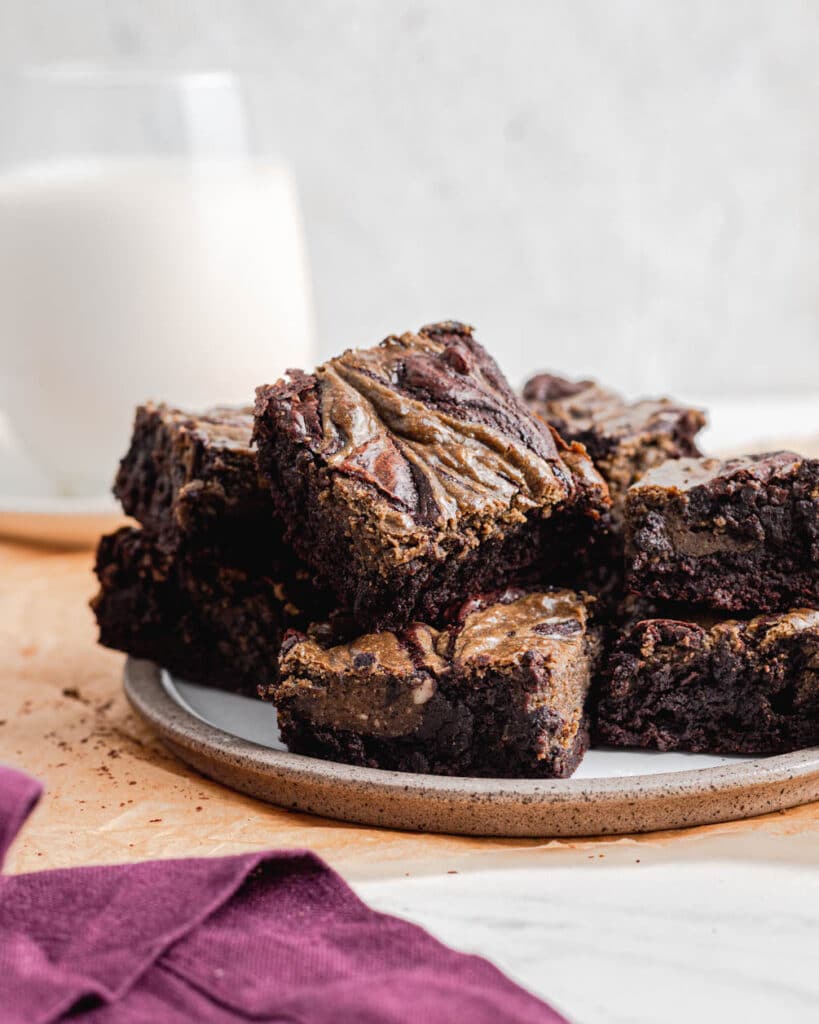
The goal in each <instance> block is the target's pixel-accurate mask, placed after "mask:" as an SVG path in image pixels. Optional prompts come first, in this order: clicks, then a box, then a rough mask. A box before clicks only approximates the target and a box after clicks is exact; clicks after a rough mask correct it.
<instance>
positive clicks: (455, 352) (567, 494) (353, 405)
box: [256, 323, 607, 538]
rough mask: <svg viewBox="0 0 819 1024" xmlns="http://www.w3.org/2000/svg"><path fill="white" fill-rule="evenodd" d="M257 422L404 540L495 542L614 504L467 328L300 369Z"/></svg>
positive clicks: (436, 328)
mask: <svg viewBox="0 0 819 1024" xmlns="http://www.w3.org/2000/svg"><path fill="white" fill-rule="evenodd" d="M256 414H257V420H258V419H264V418H271V419H273V420H275V424H276V430H277V431H279V432H280V433H282V434H284V435H285V436H286V437H287V438H288V439H289V440H290V442H293V443H295V444H297V445H298V446H300V447H302V448H304V449H306V450H308V451H309V452H310V453H312V455H313V456H315V457H317V458H318V459H319V460H320V462H321V464H322V466H323V468H324V469H325V470H326V471H327V472H328V473H330V474H332V475H333V476H334V477H335V479H336V482H337V486H338V487H340V488H341V492H343V496H344V498H345V500H346V501H347V502H348V503H349V504H350V505H355V506H356V507H357V508H358V514H359V515H366V514H370V513H371V512H372V505H373V501H374V502H375V507H376V508H377V510H378V511H377V513H376V514H377V517H378V518H379V520H380V521H381V522H380V527H381V528H386V529H387V531H388V532H389V533H390V534H391V535H392V536H394V537H398V536H402V535H403V536H405V537H406V536H407V535H412V534H414V533H416V532H417V531H418V530H419V528H421V529H422V530H424V531H425V532H428V531H429V530H433V531H439V532H446V531H447V530H448V529H452V528H453V527H454V526H455V524H456V523H458V522H459V521H460V522H461V523H462V522H463V520H464V519H467V520H471V521H473V522H474V521H475V520H480V522H481V525H480V527H479V530H480V533H481V535H482V537H483V538H485V537H486V536H488V535H491V533H492V532H494V531H495V529H496V528H497V527H498V526H500V525H501V524H504V523H510V522H520V521H522V519H523V518H524V516H526V515H527V514H528V513H530V512H532V511H533V510H534V511H536V512H538V513H539V514H542V515H548V514H549V513H550V511H551V510H552V509H553V508H554V507H555V506H557V505H560V504H563V503H573V502H575V501H580V500H581V499H584V500H587V501H590V502H591V501H592V499H591V498H590V495H592V494H594V496H595V497H594V499H593V500H594V501H596V502H597V503H599V504H605V503H606V501H607V498H606V492H605V485H604V484H603V482H602V480H601V479H600V478H599V476H598V475H597V473H596V471H595V470H594V468H593V466H592V464H591V461H590V460H589V459H588V457H587V456H586V455H585V452H583V450H582V449H581V448H579V447H577V446H576V447H574V448H571V447H568V446H566V445H565V444H563V442H562V441H561V440H560V439H559V438H556V437H555V435H554V434H553V432H552V431H550V429H549V428H548V427H547V426H546V425H545V424H544V423H542V422H541V421H539V420H538V419H537V418H536V417H534V416H532V415H531V414H530V413H529V411H528V410H527V409H526V408H525V406H524V405H523V403H522V402H521V401H520V400H519V399H518V398H517V397H516V396H515V394H514V393H513V392H512V390H511V388H510V387H509V385H508V384H507V383H506V381H505V379H504V378H503V376H502V374H501V372H500V370H499V369H498V367H497V365H496V364H495V362H494V360H492V359H491V357H490V356H489V355H488V354H487V353H486V352H485V351H484V349H483V348H482V347H481V346H480V345H479V344H478V343H477V342H476V341H475V339H474V338H473V335H472V329H471V328H470V327H466V326H464V325H463V324H459V323H440V324H435V325H432V326H428V327H424V328H422V329H421V330H420V331H419V332H418V333H417V334H414V333H406V334H402V335H401V336H400V337H396V336H392V337H389V338H387V339H386V340H385V341H383V342H382V343H381V344H380V345H377V346H376V347H374V348H371V349H364V350H348V351H346V352H344V353H343V354H342V355H341V356H338V357H337V358H335V359H331V360H329V361H328V362H326V363H324V364H323V365H322V366H320V367H318V369H317V370H316V371H315V373H313V374H304V373H300V372H296V371H292V372H291V374H290V377H289V379H288V380H286V381H280V382H278V383H277V384H275V385H272V386H267V387H263V388H260V389H259V390H258V392H257V405H256ZM256 436H257V438H258V437H259V436H260V430H259V427H258V425H257V435H256ZM364 491H366V492H368V493H369V495H370V499H369V500H368V503H367V504H368V508H367V510H366V511H365V510H364V509H363V508H362V506H361V496H362V493H363V492H364ZM338 496H339V494H338V493H337V494H336V497H338ZM476 528H478V527H476Z"/></svg>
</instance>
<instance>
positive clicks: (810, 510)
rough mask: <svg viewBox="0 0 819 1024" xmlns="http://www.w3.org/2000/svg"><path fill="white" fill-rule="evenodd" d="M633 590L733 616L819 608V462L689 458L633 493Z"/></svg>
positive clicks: (629, 520) (778, 455) (654, 474)
mask: <svg viewBox="0 0 819 1024" xmlns="http://www.w3.org/2000/svg"><path fill="white" fill-rule="evenodd" d="M625 518H626V570H627V583H628V586H629V589H630V590H631V591H632V592H634V593H637V594H641V595H643V596H645V597H650V598H660V599H668V600H674V601H686V602H691V603H694V604H699V605H704V606H708V607H712V608H717V609H722V610H725V611H742V610H747V611H782V610H787V609H788V608H796V607H800V606H803V605H805V606H809V607H816V606H819V460H817V459H805V458H802V457H801V456H799V455H797V454H795V453H794V452H787V451H780V452H770V453H767V454H763V455H747V456H743V457H741V458H736V459H728V460H720V459H680V460H678V461H675V462H667V463H665V464H664V465H663V466H661V467H659V468H658V469H654V470H651V471H650V472H648V473H647V474H646V475H645V476H644V477H643V478H642V480H640V481H639V483H637V484H635V485H634V486H633V487H631V488H630V489H629V491H628V494H627V497H626V507H625Z"/></svg>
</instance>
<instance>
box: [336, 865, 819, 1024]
mask: <svg viewBox="0 0 819 1024" xmlns="http://www.w3.org/2000/svg"><path fill="white" fill-rule="evenodd" d="M814 850H817V848H816V847H815V846H814ZM784 852H785V851H783V850H780V851H779V853H777V852H776V851H775V850H772V851H771V855H770V856H763V857H761V858H760V857H757V856H745V857H743V856H741V855H740V856H736V857H735V856H729V857H725V858H723V857H714V858H709V857H708V856H703V857H701V858H700V857H696V858H693V859H692V858H690V857H688V856H686V855H685V854H681V855H680V856H679V857H678V856H675V855H673V854H670V855H669V854H665V855H663V856H660V857H657V856H656V855H652V854H651V853H650V852H649V853H646V852H645V851H644V850H642V849H641V848H639V847H633V848H627V849H626V851H625V852H621V853H620V854H619V855H617V856H615V857H614V859H613V860H612V858H611V857H610V856H607V855H603V856H601V855H600V854H598V853H596V852H588V851H586V852H583V853H578V852H576V853H574V854H568V855H567V856H557V857H555V858H553V859H552V858H546V859H544V858H541V859H540V863H539V864H538V863H531V864H528V865H527V866H520V867H516V866H514V865H515V863H516V861H515V860H514V859H513V858H512V857H509V856H507V857H505V858H504V857H501V858H499V864H498V866H497V867H495V868H492V869H489V870H483V869H481V870H466V871H459V872H458V873H457V874H447V873H446V870H447V868H446V867H445V865H444V864H443V863H442V865H441V870H442V873H440V874H432V875H427V876H422V877H411V876H410V877H403V878H397V879H391V880H378V881H369V882H360V883H358V884H356V886H355V888H356V890H357V892H358V893H359V894H360V895H361V897H362V898H363V899H364V900H366V901H367V902H368V903H369V904H370V905H371V906H373V907H375V908H376V909H378V910H382V911H385V912H389V913H393V914H398V915H400V916H402V917H405V918H408V919H409V920H411V921H414V922H415V923H417V924H420V925H422V926H424V927H425V928H427V929H428V930H429V931H430V932H432V933H433V934H434V935H435V936H436V937H438V938H439V939H441V940H442V941H443V942H446V943H448V944H449V945H451V946H454V947H456V948H458V949H460V950H462V951H464V952H469V953H477V954H481V955H483V956H486V957H488V958H489V959H490V960H492V961H493V962H494V963H495V964H496V965H497V966H498V967H500V968H501V969H502V970H504V971H505V972H506V973H507V974H509V975H510V976H511V977H512V978H514V979H515V980H516V981H518V982H519V983H520V984H521V985H523V986H525V987H526V988H528V989H530V990H531V991H532V992H534V993H536V994H537V995H539V996H541V997H543V998H544V999H546V1000H547V1001H549V1002H550V1003H551V1004H552V1005H553V1006H555V1008H557V1009H559V1010H560V1011H561V1012H563V1013H564V1014H565V1015H566V1016H567V1017H568V1018H569V1020H571V1021H574V1022H578V1024H580V1022H583V1024H657V1022H659V1021H662V1022H663V1024H677V1022H680V1024H683V1022H685V1024H690V1022H691V1021H692V1020H693V1021H702V1022H708V1021H720V1022H733V1021H738V1022H739V1021H741V1022H743V1024H756V1022H760V1024H763V1022H764V1024H770V1022H771V1021H787V1022H790V1024H796V1022H802V1021H804V1022H806V1024H807V1022H814V1021H816V1019H817V1007H819V971H817V968H816V964H817V954H819V871H817V866H816V859H814V860H813V862H812V863H810V862H807V863H805V862H801V863H800V862H796V863H794V862H789V860H788V858H787V856H785V855H784ZM817 853H819V851H817ZM806 859H807V860H808V861H809V860H810V858H809V857H808V858H806Z"/></svg>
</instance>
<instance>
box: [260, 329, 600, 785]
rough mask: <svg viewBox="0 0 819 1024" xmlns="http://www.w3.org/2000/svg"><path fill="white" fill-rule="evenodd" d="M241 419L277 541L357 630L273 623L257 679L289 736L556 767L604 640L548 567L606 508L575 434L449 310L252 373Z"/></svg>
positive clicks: (427, 764)
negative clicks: (425, 321) (250, 399)
mask: <svg viewBox="0 0 819 1024" xmlns="http://www.w3.org/2000/svg"><path fill="white" fill-rule="evenodd" d="M254 436H255V439H256V441H257V444H258V453H259V465H260V469H261V471H262V473H263V474H264V475H265V476H266V477H267V478H268V479H269V480H270V481H271V490H272V494H273V497H274V502H275V503H276V505H277V508H278V511H279V514H280V515H281V518H282V520H283V522H284V523H285V538H286V540H287V542H288V543H290V544H292V545H293V547H294V549H295V551H296V552H297V554H298V555H300V556H301V557H302V558H303V559H304V560H305V561H306V562H307V563H308V564H309V565H310V567H311V569H312V570H313V571H314V572H315V573H316V575H317V576H318V578H319V579H321V580H322V581H323V582H324V583H325V584H326V585H327V586H328V587H329V588H330V589H331V590H332V591H333V592H334V593H335V595H336V598H337V600H338V602H339V604H340V605H341V606H342V607H344V608H347V609H349V611H350V614H351V617H352V619H353V621H354V622H355V623H356V625H357V627H358V629H359V631H360V635H359V636H358V637H356V638H354V639H352V640H349V638H348V639H347V640H346V642H343V643H337V642H336V638H335V637H333V635H332V630H319V631H314V632H313V635H312V636H306V635H304V634H293V635H291V636H290V637H289V638H288V639H287V640H286V641H285V644H284V648H283V652H282V657H281V659H280V672H279V678H278V681H277V682H275V683H274V685H273V686H272V687H271V690H270V695H271V697H272V698H273V700H274V701H275V703H276V705H277V709H278V713H279V722H280V727H281V731H282V735H283V737H284V739H285V740H286V742H287V744H288V746H289V747H290V749H291V750H295V751H297V752H299V753H304V754H310V755H314V756H323V757H333V758H336V759H338V760H344V761H349V762H353V763H358V764H366V765H370V766H375V767H382V768H397V769H403V770H412V771H434V772H437V773H441V774H463V773H468V774H472V775H498V776H515V775H519V776H533V777H536V776H550V775H551V776H561V775H567V774H570V773H571V772H572V771H573V769H574V767H575V765H576V764H577V763H578V761H579V760H580V758H581V757H582V755H583V752H584V750H585V748H586V744H587V735H588V733H587V696H588V692H589V689H590V686H591V680H592V674H593V671H594V668H595V663H596V659H597V653H598V647H599V644H598V642H597V635H596V628H595V627H593V626H592V625H591V624H590V621H589V616H588V614H587V605H586V602H585V600H584V599H583V598H581V597H580V596H578V595H577V594H576V593H574V592H573V591H570V590H565V589H561V590H553V589H551V587H550V586H549V585H548V584H552V583H554V582H555V580H556V579H557V576H558V575H559V574H560V573H562V572H564V571H565V570H566V563H567V553H568V551H569V550H577V549H578V547H582V546H583V545H584V544H585V543H586V542H587V541H588V540H589V538H591V536H592V535H593V533H594V531H595V529H596V528H597V525H598V524H599V522H600V521H601V519H602V517H603V515H604V514H605V512H606V510H607V509H608V506H609V498H608V491H607V488H606V485H605V483H604V481H603V480H602V478H601V477H600V475H599V474H598V473H597V471H596V470H595V468H594V466H593V464H592V462H591V460H590V459H589V457H588V454H587V452H586V450H585V449H584V448H583V447H582V446H581V445H578V444H567V443H565V442H564V441H563V440H562V439H561V438H560V437H559V435H558V434H557V433H556V432H554V431H553V430H552V429H551V428H550V427H548V426H547V425H546V424H545V423H544V422H543V421H541V420H539V419H538V418H537V417H535V416H533V415H532V414H531V412H530V411H529V410H528V409H527V408H526V406H525V404H524V403H523V402H522V401H521V400H520V399H519V398H518V397H517V396H516V395H515V394H514V393H513V392H512V390H511V388H510V387H509V385H508V384H507V382H506V381H505V379H504V378H503V376H502V374H501V372H500V370H499V369H498V367H497V365H496V364H495V362H494V361H493V360H492V359H491V358H490V357H489V355H488V354H487V353H486V351H485V350H484V349H483V348H482V347H481V346H480V345H479V344H478V343H477V341H476V340H475V339H474V337H473V333H472V330H471V328H469V327H465V326H464V325H462V324H458V323H449V322H448V323H440V324H434V325H431V326H429V327H425V328H422V329H421V330H420V331H418V332H417V333H407V334H403V335H401V336H400V337H389V338H387V339H386V340H385V341H384V342H382V343H381V344H380V345H378V346H376V347H375V348H371V349H367V350H363V351H362V350H356V351H347V352H345V353H343V354H342V355H341V356H338V357H337V358H335V359H331V360H330V361H329V362H327V363H325V364H324V365H323V366H320V367H319V368H318V369H317V370H316V371H315V372H314V373H311V374H304V373H296V372H294V373H291V374H290V375H289V376H288V377H287V378H286V379H284V380H280V381H278V382H277V383H275V384H273V385H270V386H265V387H261V388H259V389H258V391H257V401H256V426H255V435H254ZM524 577H525V578H527V579H528V580H529V582H530V585H529V586H528V587H527V588H525V589H519V588H518V589H508V585H509V584H512V583H513V582H514V581H516V580H519V579H521V578H524ZM534 580H536V581H537V582H533V581H534Z"/></svg>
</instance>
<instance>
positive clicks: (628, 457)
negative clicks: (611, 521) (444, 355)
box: [523, 373, 705, 509]
mask: <svg viewBox="0 0 819 1024" xmlns="http://www.w3.org/2000/svg"><path fill="white" fill-rule="evenodd" d="M523 397H524V399H525V401H526V403H527V404H528V406H529V408H530V409H532V411H533V412H535V413H536V414H537V415H538V416H540V417H542V418H543V419H544V420H545V421H546V422H547V423H549V424H550V425H551V426H552V427H554V428H555V430H557V432H558V433H559V434H560V435H561V437H564V438H565V439H566V440H567V441H578V442H580V443H581V444H583V445H585V446H586V448H587V449H588V452H589V455H591V457H592V459H593V460H594V463H595V465H596V466H597V468H598V469H599V470H600V473H601V474H602V476H603V477H604V479H605V480H606V482H607V483H608V485H609V490H610V491H611V496H612V501H613V503H614V507H615V509H619V507H620V505H621V504H622V500H623V498H624V496H625V492H626V490H627V489H628V488H629V487H630V486H631V485H632V484H633V483H635V482H636V481H637V480H639V479H640V477H641V476H642V475H643V474H644V473H645V472H646V471H647V470H649V469H652V468H653V467H655V466H659V465H661V464H662V463H663V462H665V461H666V460H667V459H679V458H682V457H685V456H696V455H699V454H700V453H699V451H698V449H697V445H696V441H695V438H696V436H697V434H698V433H699V431H700V430H702V428H703V427H704V426H705V416H704V415H703V413H702V412H701V411H700V410H699V409H692V408H688V407H686V406H682V405H678V404H677V403H676V402H674V401H672V400H671V399H669V398H656V399H643V400H641V401H637V402H628V401H626V399H625V398H623V396H622V395H619V394H617V392H615V391H609V390H608V389H607V388H603V387H601V386H600V385H599V384H596V383H595V382H594V381H591V380H580V381H571V380H567V379H566V378H564V377H558V376H555V375H554V374H550V373H541V374H538V375H537V376H535V377H532V378H531V380H529V381H527V383H526V385H525V386H524V389H523Z"/></svg>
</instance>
